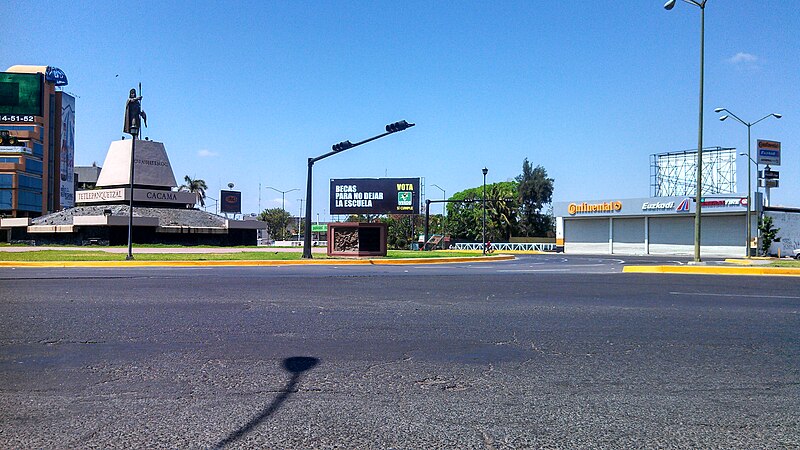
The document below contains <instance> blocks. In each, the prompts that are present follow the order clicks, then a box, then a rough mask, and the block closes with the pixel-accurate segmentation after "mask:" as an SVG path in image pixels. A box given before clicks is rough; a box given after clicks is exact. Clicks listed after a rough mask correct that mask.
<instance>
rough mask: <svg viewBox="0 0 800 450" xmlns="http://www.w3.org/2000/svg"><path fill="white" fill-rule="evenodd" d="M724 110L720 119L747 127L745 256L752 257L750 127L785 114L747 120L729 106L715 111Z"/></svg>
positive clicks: (773, 114)
mask: <svg viewBox="0 0 800 450" xmlns="http://www.w3.org/2000/svg"><path fill="white" fill-rule="evenodd" d="M723 111H724V112H726V113H728V114H725V115H724V116H722V117H720V118H719V120H720V121H725V119H727V118H728V117H733V118H734V119H735V120H736V121H737V122H739V123H741V124H742V125H744V126H746V127H747V159H748V161H747V236H745V238H746V243H745V252H746V256H745V258H750V239H751V237H752V234H753V233H752V228H751V227H752V225H751V224H750V214H751V209H752V206H750V205H751V202H752V200H751V192H752V190H753V188H752V187H751V178H752V177H751V174H752V170H751V169H750V162H751V161H753V158H752V157H751V156H750V127H752V126H753V125H755V124H757V123H758V122H761V121H762V120H764V119H768V118H770V117H774V118H776V119H780V118H781V117H783V116H782V115H780V114H778V113H772V114H767V115H766V116H764V117H762V118H760V119H758V120H756V121H755V122H745V121H744V120H742V119H740V118H739V116H737V115H736V114H734V113H732V112H730V111H729V110H728V109H727V108H717V109H715V110H714V112H715V113H721V112H723ZM756 170H758V164H756Z"/></svg>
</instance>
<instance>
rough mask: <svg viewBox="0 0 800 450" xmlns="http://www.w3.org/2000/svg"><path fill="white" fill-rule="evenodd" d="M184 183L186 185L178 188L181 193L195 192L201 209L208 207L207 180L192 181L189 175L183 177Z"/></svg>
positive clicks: (197, 179)
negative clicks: (206, 199)
mask: <svg viewBox="0 0 800 450" xmlns="http://www.w3.org/2000/svg"><path fill="white" fill-rule="evenodd" d="M183 181H185V183H186V184H183V185H181V187H179V188H178V190H179V191H188V192H194V193H195V194H197V200H198V201H199V202H200V207H201V208H202V207H203V206H206V202H205V198H206V189H208V185H206V181H205V180H201V179H200V178H196V179H194V180H193V179H192V178H191V177H190V176H189V175H185V176H184V177H183Z"/></svg>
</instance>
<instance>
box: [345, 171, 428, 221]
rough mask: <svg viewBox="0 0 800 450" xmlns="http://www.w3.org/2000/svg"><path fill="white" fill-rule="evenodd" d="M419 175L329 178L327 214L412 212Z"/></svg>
mask: <svg viewBox="0 0 800 450" xmlns="http://www.w3.org/2000/svg"><path fill="white" fill-rule="evenodd" d="M419 180H420V179H419V178H347V179H338V180H331V193H330V196H331V208H330V213H331V214H416V213H417V212H418V211H419V201H420V192H419V187H420V182H419Z"/></svg>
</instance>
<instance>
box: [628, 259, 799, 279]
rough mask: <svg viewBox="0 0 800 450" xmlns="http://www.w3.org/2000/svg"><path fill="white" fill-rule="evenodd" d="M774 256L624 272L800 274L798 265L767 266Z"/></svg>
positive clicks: (637, 267)
mask: <svg viewBox="0 0 800 450" xmlns="http://www.w3.org/2000/svg"><path fill="white" fill-rule="evenodd" d="M773 261H775V259H774V258H755V259H726V260H725V263H724V264H725V265H703V264H699V265H678V266H625V267H623V268H622V271H623V272H624V273H663V274H683V275H751V276H752V275H768V276H796V277H797V276H800V267H768V265H769V264H770V263H772V262H773Z"/></svg>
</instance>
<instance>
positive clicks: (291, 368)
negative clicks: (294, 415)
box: [213, 356, 319, 449]
mask: <svg viewBox="0 0 800 450" xmlns="http://www.w3.org/2000/svg"><path fill="white" fill-rule="evenodd" d="M317 364H319V359H317V358H312V357H308V356H293V357H291V358H286V359H284V360H283V368H284V369H285V370H286V371H288V372H290V373H291V374H292V377H291V378H290V379H289V382H288V383H286V386H285V387H284V388H283V390H282V391H281V394H280V395H279V396H277V397H275V399H274V400H272V403H271V404H270V405H269V406H268V407H266V408H265V409H264V410H263V411H261V413H260V414H258V415H257V416H255V417H253V418H252V419H250V421H249V422H247V423H246V424H245V425H243V426H242V427H241V428H239V429H238V430H236V431H234V432H232V433H230V434H229V435H228V436H227V437H225V439H223V440H221V441H219V443H217V444H216V445H215V446H214V447H213V448H216V449H221V448H224V447H225V446H227V445H230V444H232V443H234V442H236V441H237V440H239V439H241V438H242V437H243V436H244V435H246V434H247V433H249V432H250V431H252V430H253V429H254V428H255V427H257V426H258V425H259V424H261V422H263V421H264V420H265V419H267V418H268V417H269V416H271V415H272V414H273V413H274V412H275V411H277V410H278V408H280V407H281V405H282V404H283V402H285V401H286V400H287V399H288V398H289V396H291V395H292V394H294V393H295V392H297V385H298V384H299V383H300V378H301V377H302V375H303V372H306V371H308V370H311V369H313V368H314V367H315V366H316V365H317Z"/></svg>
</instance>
